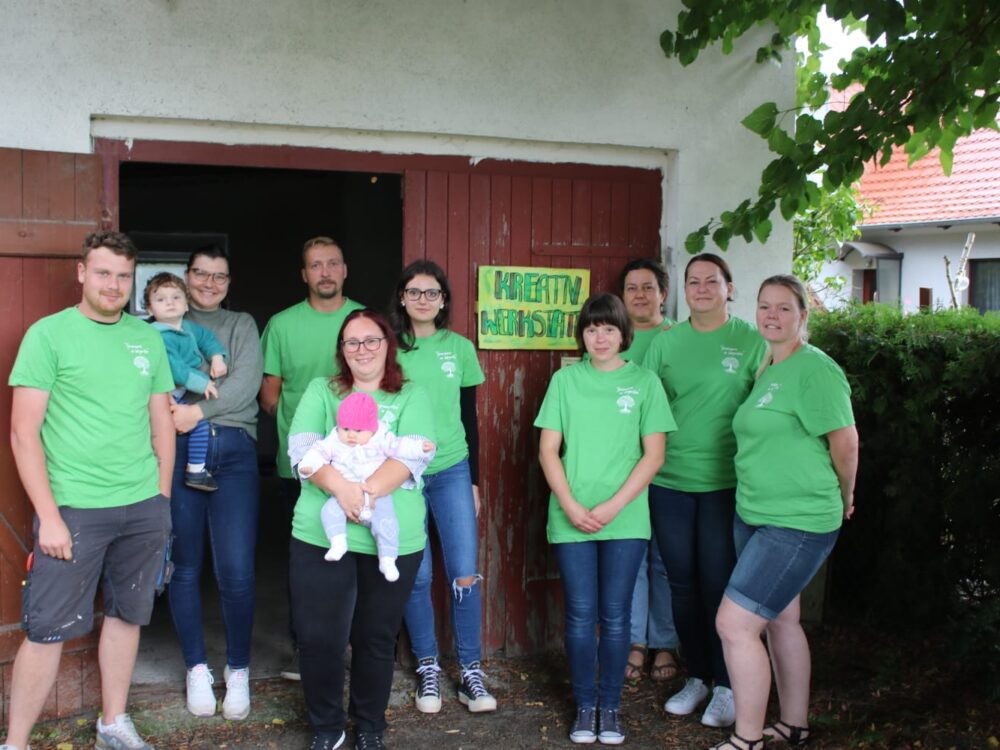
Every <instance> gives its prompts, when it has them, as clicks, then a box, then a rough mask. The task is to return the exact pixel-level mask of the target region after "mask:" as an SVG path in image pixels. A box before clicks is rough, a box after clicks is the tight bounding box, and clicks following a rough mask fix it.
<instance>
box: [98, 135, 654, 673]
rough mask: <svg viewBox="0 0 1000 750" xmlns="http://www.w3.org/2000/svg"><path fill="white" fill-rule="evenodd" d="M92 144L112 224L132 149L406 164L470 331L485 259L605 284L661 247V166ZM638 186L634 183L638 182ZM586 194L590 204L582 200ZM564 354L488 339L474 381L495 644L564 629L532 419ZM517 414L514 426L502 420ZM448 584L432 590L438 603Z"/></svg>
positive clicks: (415, 229) (413, 219)
mask: <svg viewBox="0 0 1000 750" xmlns="http://www.w3.org/2000/svg"><path fill="white" fill-rule="evenodd" d="M95 151H96V153H97V154H99V155H100V156H101V158H102V164H103V170H104V174H103V177H104V179H103V194H102V201H101V205H102V217H103V221H104V222H105V224H106V226H107V228H118V226H119V172H120V165H121V163H122V162H127V161H133V162H147V163H175V164H200V165H206V166H238V167H261V168H277V169H308V170H330V171H347V172H381V173H398V174H401V175H403V193H404V196H403V264H404V265H406V264H408V263H410V262H412V261H413V260H416V259H419V258H424V257H428V258H431V259H433V260H435V261H437V262H439V263H440V264H441V265H442V266H444V267H445V268H446V269H447V271H448V274H449V276H450V277H452V286H453V291H454V299H453V304H452V309H453V311H455V312H456V313H457V314H456V315H455V318H456V320H455V322H454V324H453V327H454V328H455V329H456V330H457V331H458V332H459V333H462V334H463V335H466V336H469V337H470V338H472V339H473V340H475V332H474V331H472V330H469V329H470V328H471V327H472V325H471V323H472V320H473V318H474V307H475V288H476V287H475V273H476V267H478V265H479V264H482V263H491V262H494V263H497V264H500V265H544V266H554V267H560V266H563V267H567V266H573V267H581V266H582V267H591V268H592V269H593V271H594V273H593V278H592V288H593V289H595V290H603V289H609V288H611V285H612V284H613V279H614V278H615V277H616V276H617V271H616V270H615V269H616V268H620V267H621V265H623V264H624V262H625V261H626V259H627V258H628V257H634V256H636V255H646V256H654V257H658V256H659V225H660V221H659V218H660V209H661V206H662V196H661V195H660V185H661V181H662V175H661V173H660V172H659V171H656V170H650V169H641V168H635V167H607V166H595V165H587V164H551V163H534V162H514V161H503V160H496V159H486V160H482V161H478V162H473V161H472V160H470V159H469V158H468V157H462V156H430V155H420V154H382V153H375V152H353V151H341V150H334V149H321V148H312V147H300V146H262V145H223V144H215V143H200V142H174V141H150V140H143V141H133V142H128V143H126V142H125V141H122V140H110V139H97V140H96V141H95ZM591 182H593V184H591ZM634 185H638V186H639V189H638V190H632V191H631V192H630V186H634ZM591 191H593V197H592V196H591ZM636 196H638V197H636ZM491 199H492V205H490V202H491ZM581 205H582V206H584V207H586V210H584V211H578V210H577V207H579V206H581ZM591 205H593V207H594V211H593V216H591V212H590V206H591ZM600 206H604V208H603V209H602V208H600ZM570 207H572V208H570ZM610 207H617V208H616V209H615V210H611V208H610ZM637 225H639V226H641V227H642V229H643V231H642V232H641V233H640V234H641V236H638V235H637V233H636V231H635V227H636V226H637ZM449 261H450V262H449ZM463 263H464V266H465V267H464V268H463ZM463 271H464V273H462V272H463ZM463 313H464V314H463ZM559 354H560V353H548V352H485V351H484V352H480V359H481V361H482V362H483V365H484V370H486V371H487V383H486V384H485V385H484V387H482V388H480V389H479V411H480V421H481V423H483V431H484V434H486V435H488V440H489V441H490V442H491V443H492V445H493V446H498V447H496V448H494V449H493V450H490V449H489V448H488V447H485V446H484V450H483V451H482V453H483V458H482V463H481V473H482V475H483V476H482V481H483V483H484V486H483V491H484V494H485V495H486V496H488V497H491V498H493V499H494V500H495V501H496V502H495V504H494V505H493V506H489V505H488V506H487V507H488V510H487V512H485V513H484V518H482V519H481V522H480V523H481V526H480V539H481V540H482V549H481V551H480V556H481V561H482V567H481V570H482V571H483V573H484V574H485V575H486V581H485V582H484V586H485V589H484V597H483V599H484V633H483V638H484V648H485V650H486V652H487V653H492V652H496V651H498V650H504V651H505V652H506V653H508V654H513V653H517V652H523V651H537V650H541V649H544V648H549V647H552V646H554V645H556V643H557V642H558V638H559V632H560V616H559V610H560V602H561V597H560V596H559V594H558V590H557V589H558V585H557V578H556V577H555V575H554V566H553V565H552V563H551V561H550V560H548V555H547V546H546V544H545V537H544V511H541V512H534V511H538V509H539V508H544V503H545V498H547V490H546V489H545V485H544V482H543V481H542V480H541V477H540V472H538V471H537V470H536V467H535V466H534V464H535V462H534V452H535V451H534V443H533V440H534V435H533V430H532V428H531V422H532V421H533V415H534V411H535V410H537V406H538V403H539V401H540V397H541V394H542V393H543V392H544V384H545V383H546V382H547V377H548V375H549V374H550V373H551V372H552V370H554V369H556V368H557V367H558V366H559V364H558V363H559ZM512 387H513V388H514V391H513V392H512V391H511V388H512ZM511 424H514V425H515V429H514V434H513V436H510V435H507V434H504V433H502V432H498V431H503V430H505V429H509V428H510V425H511ZM526 507H527V508H529V509H530V510H531V511H532V518H531V520H530V521H528V520H526V518H525V508H526ZM535 516H537V518H536V517H535ZM512 529H513V532H512ZM446 588H447V587H445V586H441V587H440V590H439V591H438V592H437V598H438V601H437V602H436V603H437V604H438V605H440V604H443V601H441V600H442V599H444V598H445V594H444V593H443V592H444V591H445V590H446ZM436 608H438V607H436ZM439 611H440V609H439ZM444 620H446V618H440V621H439V627H441V626H443V625H444V623H443V622H442V621H444ZM442 629H446V628H442Z"/></svg>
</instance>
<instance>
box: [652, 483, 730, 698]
mask: <svg viewBox="0 0 1000 750" xmlns="http://www.w3.org/2000/svg"><path fill="white" fill-rule="evenodd" d="M649 508H650V512H651V514H652V519H653V532H654V534H655V535H656V540H657V543H658V544H659V546H660V549H661V550H663V564H664V566H665V567H666V569H667V578H668V579H669V580H670V595H671V599H672V601H673V607H674V624H675V625H676V626H677V633H678V635H679V636H680V639H681V647H682V649H683V652H684V660H685V662H686V664H687V669H688V674H689V676H691V677H698V678H700V679H702V680H704V681H705V682H706V683H712V682H714V683H715V684H716V685H721V686H723V687H729V672H728V671H727V670H726V662H725V660H724V659H723V658H722V642H721V641H720V640H719V634H718V633H717V632H716V631H715V613H716V611H717V610H718V609H719V604H720V603H721V602H722V594H723V592H724V591H725V589H726V584H727V583H728V582H729V575H730V573H732V571H733V566H734V565H735V564H736V550H735V549H734V547H733V514H734V512H735V508H736V490H735V489H725V490H715V491H713V492H684V491H681V490H671V489H667V488H666V487H657V486H656V485H655V484H654V485H652V486H651V487H650V488H649Z"/></svg>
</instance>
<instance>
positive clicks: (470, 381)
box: [398, 329, 486, 474]
mask: <svg viewBox="0 0 1000 750" xmlns="http://www.w3.org/2000/svg"><path fill="white" fill-rule="evenodd" d="M398 356H399V363H400V364H401V365H402V366H403V374H404V375H405V376H406V379H407V380H410V381H412V382H414V383H419V384H420V385H422V386H423V387H424V388H425V389H426V390H427V392H428V393H429V394H430V397H431V405H432V406H433V407H434V427H435V431H436V432H437V437H438V440H437V453H435V454H434V460H433V461H431V465H430V466H428V467H427V471H426V473H427V474H436V473H437V472H439V471H444V470H445V469H448V468H450V467H452V466H454V465H455V464H457V463H458V462H459V461H461V460H462V459H463V458H465V457H466V456H468V455H469V444H468V443H467V442H466V439H465V426H464V425H463V424H462V410H461V405H460V403H459V389H461V388H467V387H469V386H474V385H479V384H480V383H482V382H483V381H484V380H486V376H485V375H483V370H482V368H481V367H480V366H479V358H478V357H477V356H476V348H475V347H474V346H473V345H472V342H471V341H469V340H468V339H467V338H465V337H464V336H460V335H459V334H457V333H455V332H454V331H449V330H447V329H442V330H440V331H436V332H435V333H434V335H433V336H428V337H427V338H424V339H417V340H416V348H415V349H411V350H410V351H408V352H404V351H403V350H402V349H400V350H399V355H398Z"/></svg>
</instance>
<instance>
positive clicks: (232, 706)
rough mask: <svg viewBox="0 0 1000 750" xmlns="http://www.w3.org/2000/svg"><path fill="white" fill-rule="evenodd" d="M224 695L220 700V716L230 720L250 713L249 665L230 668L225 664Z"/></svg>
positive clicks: (235, 719) (236, 719) (237, 719)
mask: <svg viewBox="0 0 1000 750" xmlns="http://www.w3.org/2000/svg"><path fill="white" fill-rule="evenodd" d="M223 674H224V675H225V676H226V697H225V699H224V700H223V701H222V716H223V717H224V718H226V719H230V720H232V721H239V720H240V719H245V718H246V717H247V716H249V715H250V667H243V669H230V668H229V665H228V664H227V665H226V671H225V672H224V673H223Z"/></svg>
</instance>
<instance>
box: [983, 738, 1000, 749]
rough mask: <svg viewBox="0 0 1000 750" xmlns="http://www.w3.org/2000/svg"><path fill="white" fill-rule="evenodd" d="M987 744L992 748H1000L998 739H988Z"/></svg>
mask: <svg viewBox="0 0 1000 750" xmlns="http://www.w3.org/2000/svg"><path fill="white" fill-rule="evenodd" d="M986 744H987V745H989V746H990V747H1000V740H998V739H997V738H996V737H992V736H991V737H989V738H987V740H986Z"/></svg>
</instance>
